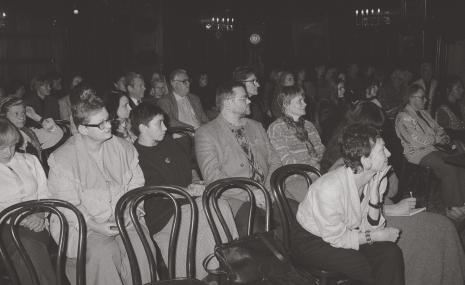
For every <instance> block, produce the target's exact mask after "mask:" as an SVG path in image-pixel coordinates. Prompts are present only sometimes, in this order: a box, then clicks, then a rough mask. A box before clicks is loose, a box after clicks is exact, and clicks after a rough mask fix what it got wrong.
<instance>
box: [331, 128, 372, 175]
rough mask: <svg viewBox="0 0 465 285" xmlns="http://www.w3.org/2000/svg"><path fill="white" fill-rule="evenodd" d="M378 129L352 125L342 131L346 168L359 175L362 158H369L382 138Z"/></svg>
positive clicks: (343, 156)
mask: <svg viewBox="0 0 465 285" xmlns="http://www.w3.org/2000/svg"><path fill="white" fill-rule="evenodd" d="M380 137H381V136H380V133H379V131H378V129H376V128H375V127H374V126H372V125H369V124H350V125H348V126H346V127H345V128H344V129H343V130H342V135H341V137H340V141H339V143H340V146H341V152H342V158H343V160H344V164H345V165H346V167H350V168H351V169H352V171H353V172H354V173H357V172H358V171H359V169H360V168H361V167H362V162H361V159H362V157H368V156H369V155H370V153H371V149H372V148H373V146H374V144H375V143H376V140H377V139H378V138H380Z"/></svg>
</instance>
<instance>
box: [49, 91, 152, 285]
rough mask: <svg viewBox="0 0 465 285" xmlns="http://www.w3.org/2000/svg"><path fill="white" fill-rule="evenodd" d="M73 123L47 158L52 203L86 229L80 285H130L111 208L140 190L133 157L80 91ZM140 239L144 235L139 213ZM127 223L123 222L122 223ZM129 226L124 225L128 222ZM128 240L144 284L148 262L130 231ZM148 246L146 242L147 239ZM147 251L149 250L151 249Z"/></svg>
mask: <svg viewBox="0 0 465 285" xmlns="http://www.w3.org/2000/svg"><path fill="white" fill-rule="evenodd" d="M73 121H74V123H75V124H76V126H77V130H78V133H77V134H75V135H74V136H73V137H71V138H70V139H69V140H68V141H67V142H66V143H65V144H64V145H63V146H61V147H60V148H59V149H58V150H56V151H55V152H54V153H52V154H51V155H50V158H49V160H48V162H49V165H50V173H49V178H48V185H49V190H50V193H51V195H52V197H54V198H57V199H62V200H65V201H68V202H70V203H72V204H73V205H75V206H76V207H77V208H78V209H79V210H80V211H81V213H82V214H83V215H84V217H85V220H86V224H87V229H88V233H87V256H86V283H87V284H90V285H92V284H94V285H115V284H131V283H132V281H131V273H130V272H131V270H130V266H129V260H128V257H127V254H126V250H125V248H124V246H123V243H122V240H121V236H120V235H119V232H118V229H117V228H116V223H115V216H114V213H115V206H116V203H117V202H118V199H119V198H120V197H121V196H122V195H123V194H124V193H126V192H128V191H130V190H132V189H135V188H138V187H140V186H143V185H144V176H143V173H142V170H141V169H140V167H139V163H138V157H137V151H136V149H135V148H134V147H133V146H132V145H131V144H130V143H129V142H127V141H125V140H124V139H122V138H119V137H116V136H112V134H111V124H110V119H109V115H108V112H107V110H106V109H105V107H104V105H103V101H102V100H101V99H100V98H98V97H96V96H95V95H94V94H93V92H88V91H85V95H84V94H83V95H81V100H80V101H79V102H78V103H77V104H75V105H73ZM139 216H140V219H141V224H142V227H143V229H144V233H145V234H146V235H148V231H147V229H146V226H145V222H144V221H143V218H142V217H143V212H142V211H139ZM67 218H68V223H69V230H70V233H69V236H70V239H69V241H68V251H67V256H68V260H67V274H68V277H69V279H70V281H73V280H74V275H75V272H73V271H72V270H73V269H74V266H71V265H72V264H73V263H75V261H76V260H75V257H76V256H75V252H76V246H77V237H76V235H77V225H76V220H75V218H73V217H67ZM126 220H127V221H129V217H126ZM129 223H130V222H129ZM127 228H128V234H129V236H130V239H131V242H132V246H133V248H134V250H135V252H136V255H137V259H138V263H139V268H140V270H141V277H142V282H144V283H146V282H149V280H150V273H149V268H148V261H147V258H146V255H145V251H144V249H143V246H142V243H141V242H140V240H139V238H138V237H137V233H136V231H135V229H134V228H133V227H132V226H131V225H129V226H128V227H127ZM50 230H51V232H52V236H53V237H54V238H55V239H57V238H58V236H59V232H58V222H57V220H56V219H52V220H51V222H50ZM148 240H150V238H149V239H148ZM152 250H153V249H152Z"/></svg>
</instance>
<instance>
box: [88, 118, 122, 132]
mask: <svg viewBox="0 0 465 285" xmlns="http://www.w3.org/2000/svg"><path fill="white" fill-rule="evenodd" d="M113 121H115V120H114V119H106V120H103V121H101V122H100V123H98V124H81V125H82V126H84V127H90V128H99V129H100V130H101V131H103V130H105V126H106V124H110V126H111V123H112V122H113Z"/></svg>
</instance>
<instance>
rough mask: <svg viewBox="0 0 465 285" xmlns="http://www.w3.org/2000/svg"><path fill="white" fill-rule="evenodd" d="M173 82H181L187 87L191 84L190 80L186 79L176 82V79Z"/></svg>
mask: <svg viewBox="0 0 465 285" xmlns="http://www.w3.org/2000/svg"><path fill="white" fill-rule="evenodd" d="M173 81H177V82H181V83H182V84H184V85H187V84H190V83H191V80H190V79H184V80H176V79H174V80H173Z"/></svg>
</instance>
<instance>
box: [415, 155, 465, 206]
mask: <svg viewBox="0 0 465 285" xmlns="http://www.w3.org/2000/svg"><path fill="white" fill-rule="evenodd" d="M444 156H445V154H444V153H442V152H439V151H434V152H432V153H430V154H428V155H426V156H425V157H423V158H422V160H421V161H420V165H423V166H429V167H431V168H432V169H433V171H434V173H435V174H436V175H437V176H438V177H439V178H440V179H441V195H442V199H443V201H444V203H445V204H446V206H448V207H451V206H462V205H463V204H464V202H465V200H464V197H465V169H461V168H459V167H456V166H453V165H450V164H447V163H445V162H444V160H443V157H444Z"/></svg>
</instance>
